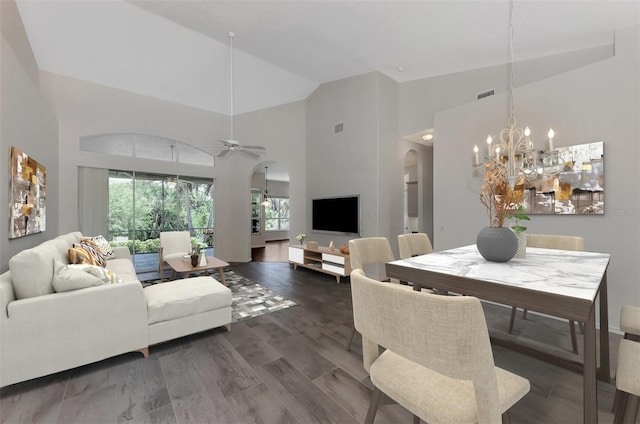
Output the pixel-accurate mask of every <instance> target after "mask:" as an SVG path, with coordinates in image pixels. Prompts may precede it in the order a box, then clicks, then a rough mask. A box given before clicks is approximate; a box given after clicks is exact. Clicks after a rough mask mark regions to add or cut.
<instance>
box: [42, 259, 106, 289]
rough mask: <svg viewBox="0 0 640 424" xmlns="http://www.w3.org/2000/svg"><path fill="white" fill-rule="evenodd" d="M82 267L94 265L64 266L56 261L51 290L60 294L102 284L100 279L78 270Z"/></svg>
mask: <svg viewBox="0 0 640 424" xmlns="http://www.w3.org/2000/svg"><path fill="white" fill-rule="evenodd" d="M83 266H96V265H64V264H63V263H62V262H58V261H56V263H55V272H54V274H53V289H54V290H55V291H56V292H58V293H60V292H65V291H71V290H78V289H86V288H87V287H93V286H100V285H102V284H104V282H103V281H102V280H101V279H100V278H98V277H96V276H95V275H92V274H90V273H88V272H85V271H84V270H82V269H81V268H78V267H83ZM98 268H100V267H98Z"/></svg>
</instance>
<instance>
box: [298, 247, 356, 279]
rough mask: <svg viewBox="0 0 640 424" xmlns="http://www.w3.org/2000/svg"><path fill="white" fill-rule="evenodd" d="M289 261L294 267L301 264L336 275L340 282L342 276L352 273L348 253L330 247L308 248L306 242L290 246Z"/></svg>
mask: <svg viewBox="0 0 640 424" xmlns="http://www.w3.org/2000/svg"><path fill="white" fill-rule="evenodd" d="M289 263H292V264H293V269H296V268H297V267H299V266H301V267H304V268H308V269H313V270H316V271H319V272H324V273H325V274H330V275H334V276H335V277H336V281H337V282H338V284H339V283H340V278H341V277H346V276H348V275H349V274H351V261H350V259H349V254H348V253H342V252H340V250H338V249H334V250H332V251H330V250H329V248H328V247H323V246H318V247H317V248H307V245H306V244H303V245H300V246H289Z"/></svg>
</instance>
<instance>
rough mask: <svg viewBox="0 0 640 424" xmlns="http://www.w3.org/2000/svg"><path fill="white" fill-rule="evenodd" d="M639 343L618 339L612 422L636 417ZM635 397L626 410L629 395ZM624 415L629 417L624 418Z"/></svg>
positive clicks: (616, 423) (639, 388) (639, 392)
mask: <svg viewBox="0 0 640 424" xmlns="http://www.w3.org/2000/svg"><path fill="white" fill-rule="evenodd" d="M639 362H640V343H638V342H636V341H633V340H629V339H622V340H620V347H619V348H618V369H617V371H616V395H615V398H614V408H615V416H614V418H613V422H614V424H622V423H623V422H629V423H635V422H637V418H638V398H639V397H640V367H638V363H639ZM631 396H633V397H634V398H635V403H634V407H633V409H632V410H631V411H627V407H628V405H629V403H630V402H629V400H630V397H631ZM625 415H628V416H629V418H627V419H626V420H625Z"/></svg>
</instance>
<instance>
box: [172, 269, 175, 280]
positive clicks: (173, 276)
mask: <svg viewBox="0 0 640 424" xmlns="http://www.w3.org/2000/svg"><path fill="white" fill-rule="evenodd" d="M175 279H176V270H175V269H173V268H171V280H173V281H175Z"/></svg>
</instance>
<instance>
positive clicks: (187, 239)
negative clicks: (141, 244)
mask: <svg viewBox="0 0 640 424" xmlns="http://www.w3.org/2000/svg"><path fill="white" fill-rule="evenodd" d="M190 252H191V235H190V234H189V231H163V232H161V233H160V249H159V250H158V272H159V273H160V277H161V278H162V267H163V266H164V264H165V261H166V260H167V259H174V258H181V257H183V256H184V255H188V254H189V253H190Z"/></svg>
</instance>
